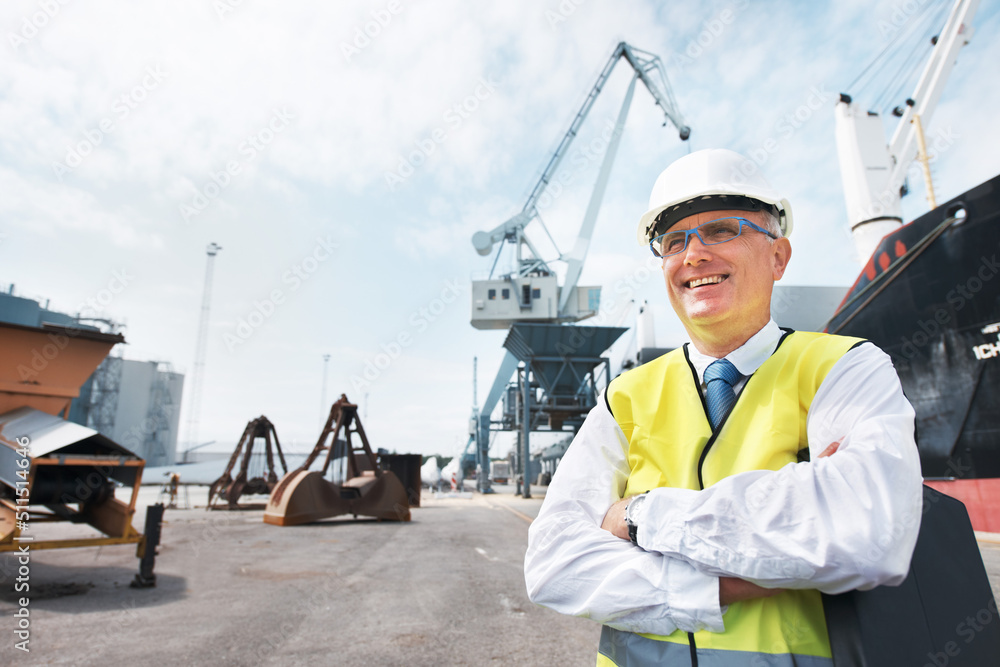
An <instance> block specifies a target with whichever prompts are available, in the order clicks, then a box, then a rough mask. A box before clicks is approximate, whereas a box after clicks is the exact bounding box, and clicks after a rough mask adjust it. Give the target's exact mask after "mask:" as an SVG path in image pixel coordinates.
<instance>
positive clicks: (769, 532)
mask: <svg viewBox="0 0 1000 667" xmlns="http://www.w3.org/2000/svg"><path fill="white" fill-rule="evenodd" d="M781 333H782V332H781V330H780V329H779V328H778V326H777V325H776V324H775V323H774V322H773V321H771V322H769V323H768V324H767V325H766V326H765V327H764V328H763V329H761V331H759V332H758V333H757V334H755V335H754V336H753V337H752V338H750V340H748V341H747V342H746V344H744V345H743V346H742V347H740V348H739V349H737V350H735V351H733V352H732V353H731V354H729V355H727V357H726V358H727V359H729V360H730V361H731V362H732V363H733V364H734V365H735V366H736V368H737V369H738V370H739V371H740V373H741V374H743V375H744V376H745V377H744V379H742V380H741V381H740V382H738V383H737V385H736V390H737V391H739V390H741V389H742V387H743V385H745V384H746V377H748V376H750V375H752V374H753V373H754V372H755V371H756V370H757V368H759V367H760V365H761V364H762V363H763V362H764V361H766V360H767V358H768V357H770V355H771V354H772V353H773V352H774V350H775V348H776V347H777V344H778V341H779V339H780V337H781ZM688 355H689V358H690V359H691V363H692V364H693V365H694V367H695V370H696V371H697V374H698V378H699V380H700V381H701V382H702V384H703V383H704V379H703V378H704V372H705V369H706V368H707V366H708V364H710V363H711V362H712V361H714V360H715V359H714V358H713V357H709V356H706V355H703V354H700V353H699V352H698V351H697V350H696V349H694V346H693V345H690V344H689V345H688ZM806 428H807V435H808V439H809V450H810V454H811V457H812V461H811V462H803V463H792V464H789V465H786V466H785V467H783V468H781V469H780V470H777V471H767V470H760V471H749V472H743V473H739V474H736V475H732V476H730V477H726V478H724V479H722V480H720V481H719V482H717V483H716V484H714V485H712V486H711V487H709V488H707V489H704V490H701V491H695V490H690V489H675V488H658V489H653V490H651V491H650V492H649V494H648V497H647V500H645V501H644V502H643V503H642V505H641V507H640V511H639V513H638V525H639V528H638V533H637V541H638V544H639V546H638V547H636V546H635V545H633V544H632V543H631V542H628V541H626V540H622V539H620V538H617V537H615V536H613V535H612V534H611V533H609V532H607V531H605V530H603V529H602V528H601V522H602V521H603V519H604V515H605V514H606V513H607V510H608V508H609V507H610V506H611V505H612V504H614V503H615V502H617V501H618V500H619V499H621V497H622V494H623V493H624V491H625V484H626V482H627V480H628V476H629V472H630V469H629V465H628V460H627V456H628V448H629V443H628V441H627V440H626V438H625V434H624V433H623V432H622V430H621V428H619V426H618V424H617V422H616V421H615V419H614V417H613V416H612V414H611V413H610V411H609V410H608V408H607V404H606V402H605V401H604V400H603V397H602V398H601V399H600V400H599V401H598V405H597V407H596V408H594V409H593V410H592V411H591V412H590V414H589V415H588V416H587V419H586V421H585V422H584V424H583V426H582V427H581V429H580V431H579V433H578V434H577V436H576V438H575V439H574V440H573V443H572V444H571V445H570V447H569V449H568V450H567V452H566V455H565V456H564V457H563V459H562V461H561V462H560V464H559V467H558V469H557V471H556V473H555V475H553V478H552V482H551V484H550V485H549V488H548V490H547V492H546V496H545V501H544V502H543V503H542V507H541V509H540V511H539V514H538V517H537V518H536V519H535V521H534V522H533V523H532V525H531V527H530V529H529V532H528V550H527V553H526V555H525V564H524V572H525V582H526V584H527V588H528V595H529V597H530V598H531V600H532V601H534V602H536V603H538V604H542V605H545V606H547V607H550V608H552V609H555V610H556V611H560V612H562V613H566V614H571V615H575V616H584V617H587V618H592V619H594V620H597V621H599V622H601V623H605V624H607V625H610V626H612V627H614V628H617V629H620V630H627V631H631V632H646V633H655V634H662V635H666V634H670V633H672V632H673V631H674V630H676V629H680V630H683V631H686V632H694V631H697V630H701V629H707V630H710V631H713V632H722V631H724V629H725V624H724V618H723V615H724V613H725V608H722V607H720V605H719V579H718V577H721V576H729V577H738V578H741V579H745V580H748V581H751V582H753V583H756V584H758V585H760V586H764V587H769V588H810V589H818V590H820V591H822V592H825V593H840V592H844V591H848V590H852V589H855V588H860V589H868V588H872V587H874V586H876V585H880V584H899V583H901V582H902V580H903V579H904V578H905V576H906V573H907V571H908V569H909V562H910V557H911V555H912V552H913V547H914V545H915V544H916V537H917V531H918V529H919V527H920V517H921V510H922V492H921V476H920V462H919V459H918V456H917V449H916V444H915V443H914V440H913V408H912V407H911V406H910V404H909V403H908V402H907V400H906V398H905V397H904V396H903V392H902V389H901V388H900V385H899V379H898V377H897V376H896V373H895V370H894V369H893V367H892V363H891V361H890V360H889V357H888V356H887V355H886V354H885V353H884V352H882V351H881V350H880V349H879V348H877V347H876V346H875V345H873V344H871V343H865V344H863V345H860V346H858V347H855V348H853V349H852V350H850V351H849V352H848V353H847V354H845V355H844V356H843V357H842V358H841V359H840V360H839V361H837V363H836V364H835V365H834V366H833V368H831V370H830V372H829V373H828V374H827V376H826V378H825V379H824V381H823V383H822V384H821V386H820V388H819V390H818V391H817V393H816V396H815V398H814V400H813V402H812V405H811V406H810V409H809V413H808V416H807V422H806ZM838 441H839V442H840V446H839V449H838V450H837V452H836V453H835V454H834V455H832V456H828V457H824V458H818V456H819V454H820V453H821V452H823V450H824V449H826V448H827V447H828V446H829V445H830V444H831V443H833V442H838ZM746 446H752V443H747V444H746Z"/></svg>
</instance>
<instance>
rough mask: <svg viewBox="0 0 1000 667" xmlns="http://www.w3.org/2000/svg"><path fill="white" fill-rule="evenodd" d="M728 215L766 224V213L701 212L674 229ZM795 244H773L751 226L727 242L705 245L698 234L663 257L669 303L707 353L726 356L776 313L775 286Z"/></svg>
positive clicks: (693, 339)
mask: <svg viewBox="0 0 1000 667" xmlns="http://www.w3.org/2000/svg"><path fill="white" fill-rule="evenodd" d="M727 216H734V217H742V218H746V219H747V220H750V221H751V222H753V223H755V224H758V225H760V226H761V227H765V228H766V220H767V216H766V215H764V214H762V213H753V212H747V211H734V210H720V211H707V212H704V213H697V214H695V215H691V216H689V217H687V218H684V219H682V220H680V221H679V222H677V223H676V224H675V225H673V226H671V227H670V230H671V231H675V230H682V229H691V228H693V227H697V226H698V225H700V224H701V223H703V222H708V221H709V220H715V219H717V218H724V217H727ZM791 254H792V247H791V245H790V244H789V242H788V239H785V238H780V239H777V240H775V241H774V242H773V243H772V242H771V241H770V240H769V239H768V237H767V236H765V235H764V234H761V233H760V232H758V231H755V230H753V229H750V228H748V227H744V228H743V233H742V234H741V235H740V236H739V237H737V238H735V239H733V240H732V241H728V242H726V243H720V244H717V245H710V246H706V245H703V244H702V243H701V241H700V240H699V239H698V237H697V236H694V235H692V236H691V237H690V238H689V239H688V245H687V248H686V249H685V250H684V251H683V252H681V253H678V254H676V255H671V256H670V257H664V258H663V277H664V279H665V280H666V284H667V294H668V295H669V297H670V305H671V306H673V309H674V312H676V313H677V316H678V317H679V318H680V320H681V322H682V323H683V324H684V328H685V329H687V332H688V335H689V336H690V337H691V341H692V342H693V343H694V344H695V347H697V348H698V350H700V351H701V352H702V353H704V354H709V355H712V356H715V357H722V356H725V355H726V354H728V353H729V352H731V351H732V350H734V349H736V348H737V347H739V346H741V345H743V343H745V342H746V341H747V340H748V339H749V338H750V337H751V336H753V335H754V334H755V333H757V332H758V331H760V329H761V328H762V327H763V326H764V325H765V324H767V322H768V319H770V317H771V290H772V288H773V287H774V281H775V280H779V279H780V278H781V276H782V275H784V273H785V268H786V267H787V266H788V260H789V258H790V257H791Z"/></svg>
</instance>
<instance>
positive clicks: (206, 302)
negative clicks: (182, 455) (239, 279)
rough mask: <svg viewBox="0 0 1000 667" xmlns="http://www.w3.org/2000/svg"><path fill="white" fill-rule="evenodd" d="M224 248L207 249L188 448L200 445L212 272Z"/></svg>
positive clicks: (192, 377) (195, 350)
mask: <svg viewBox="0 0 1000 667" xmlns="http://www.w3.org/2000/svg"><path fill="white" fill-rule="evenodd" d="M220 250H222V246H220V245H217V244H215V243H209V244H208V247H207V248H206V249H205V253H206V254H207V255H208V260H207V262H206V263H205V287H204V289H203V290H202V296H201V316H200V317H199V319H198V339H197V341H196V343H195V349H194V371H193V372H192V374H191V399H190V400H189V402H188V423H187V440H188V448H189V449H190V448H191V447H195V446H197V444H198V419H199V416H200V413H201V384H202V380H203V379H204V375H205V351H206V348H207V347H208V321H209V319H208V315H209V309H210V307H211V305H212V271H213V270H214V268H215V256H216V255H217V254H218V252H219V251H220Z"/></svg>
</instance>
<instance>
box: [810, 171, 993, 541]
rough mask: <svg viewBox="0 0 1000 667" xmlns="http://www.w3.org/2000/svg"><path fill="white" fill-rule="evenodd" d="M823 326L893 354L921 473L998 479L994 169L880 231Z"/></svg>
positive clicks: (977, 478)
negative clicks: (937, 203) (874, 245)
mask: <svg viewBox="0 0 1000 667" xmlns="http://www.w3.org/2000/svg"><path fill="white" fill-rule="evenodd" d="M827 331H829V332H830V333H839V334H845V335H851V336H858V337H862V338H867V339H868V340H871V341H872V342H874V343H875V344H877V345H878V346H879V347H881V348H882V349H883V350H885V351H886V352H887V353H888V354H889V355H890V356H891V357H892V360H893V363H894V365H895V367H896V370H897V371H898V373H899V377H900V381H901V382H902V385H903V391H904V393H905V394H906V396H907V398H908V399H909V400H910V402H911V403H912V404H913V408H914V410H915V411H916V432H917V446H918V447H919V450H920V459H921V464H922V466H923V473H924V477H925V478H954V479H956V480H970V481H971V480H982V481H986V479H987V478H989V479H995V478H1000V411H998V410H997V408H998V407H1000V176H997V177H995V178H993V179H991V180H989V181H987V182H985V183H983V184H982V185H980V186H978V187H975V188H973V189H971V190H969V191H968V192H966V193H964V194H962V195H961V196H959V197H956V198H955V199H953V200H951V201H949V202H947V203H946V204H944V205H942V206H939V207H937V208H936V209H934V210H933V211H930V212H929V213H927V214H925V215H923V216H921V217H919V218H917V219H916V220H914V221H913V222H911V223H910V224H908V225H904V226H903V227H901V228H900V229H898V230H897V231H895V232H894V233H892V234H890V235H888V236H886V237H885V238H884V239H882V242H881V244H880V245H879V247H878V248H877V249H876V251H875V253H874V254H873V255H872V258H871V259H870V260H869V262H868V265H867V266H866V267H865V268H864V270H863V271H862V273H861V275H860V276H859V277H858V280H857V282H856V283H855V284H854V286H853V287H852V288H851V290H850V291H849V292H848V294H847V297H846V298H845V299H844V302H843V303H842V304H841V306H840V308H839V309H838V311H837V313H836V314H835V315H834V317H833V318H832V319H831V320H830V323H829V324H828V326H827ZM997 482H998V484H1000V480H997ZM965 488H969V487H965ZM975 493H976V494H979V491H978V487H977V490H976V492H975ZM959 495H962V494H959ZM978 497H979V496H978V495H976V498H978ZM969 498H970V497H966V498H963V499H964V500H966V503H967V504H969ZM984 500H985V499H984ZM998 500H1000V498H998ZM994 509H995V508H994ZM971 512H972V508H971V507H970V513H971ZM980 529H983V528H980Z"/></svg>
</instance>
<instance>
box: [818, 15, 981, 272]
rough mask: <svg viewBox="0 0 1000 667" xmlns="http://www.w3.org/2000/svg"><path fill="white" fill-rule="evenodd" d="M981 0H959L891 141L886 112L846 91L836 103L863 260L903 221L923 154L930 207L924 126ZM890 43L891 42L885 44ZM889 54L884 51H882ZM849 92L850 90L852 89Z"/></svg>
mask: <svg viewBox="0 0 1000 667" xmlns="http://www.w3.org/2000/svg"><path fill="white" fill-rule="evenodd" d="M978 6H979V0H958V1H957V2H956V3H955V5H954V6H953V8H952V10H951V13H950V14H949V16H948V20H947V21H946V22H945V25H944V28H943V29H942V30H941V32H940V34H939V35H938V36H937V37H936V38H935V39H934V40H933V41H934V48H933V50H932V51H931V55H930V58H929V59H928V61H927V64H926V66H925V67H924V69H923V72H922V74H921V76H920V79H919V81H918V83H917V86H916V89H915V90H914V91H913V94H912V95H911V96H910V97H909V98H908V99H907V100H906V103H905V105H902V106H900V107H897V108H896V110H895V111H894V112H893V115H896V116H898V117H899V122H898V125H897V126H896V130H895V132H894V133H893V135H892V139H891V140H890V141H889V143H888V144H886V142H885V132H884V129H883V124H882V116H881V115H880V114H879V113H878V112H877V111H871V110H863V109H862V107H861V105H860V104H859V103H857V102H855V101H853V99H852V98H851V96H850V95H849V94H847V93H844V94H841V96H840V101H839V102H838V103H837V107H836V112H835V113H836V131H837V154H838V157H839V159H840V171H841V178H842V179H843V182H844V196H845V198H846V200H847V216H848V220H849V222H850V225H851V232H852V235H853V236H854V245H855V248H856V251H857V256H858V259H859V261H861V262H865V261H867V260H868V258H869V257H870V256H871V254H872V252H874V250H875V248H876V247H877V246H878V244H879V241H881V240H882V238H883V237H885V235H886V234H890V233H892V232H893V231H895V230H896V229H898V228H899V227H900V226H901V225H902V224H903V215H902V210H901V207H900V199H901V197H902V196H903V194H905V180H906V171H907V169H909V167H910V165H911V164H912V163H913V161H914V160H915V159H917V158H918V153H920V154H922V155H921V156H920V157H921V162H923V165H924V174H925V178H926V180H927V184H928V194H929V200H930V202H931V207H932V208H933V207H934V206H935V205H936V204H935V202H934V199H933V187H932V186H931V182H930V172H929V169H928V165H927V160H928V158H927V155H926V150H924V149H922V148H921V147H922V145H923V130H922V126H926V125H927V124H928V123H929V121H930V118H931V115H932V114H933V113H934V109H935V107H936V106H937V103H938V100H940V99H941V92H942V90H943V89H944V86H945V83H946V82H947V80H948V76H949V74H951V69H952V67H953V66H954V64H955V60H956V59H957V57H958V52H959V50H960V49H961V48H962V47H963V46H965V45H966V44H968V43H969V40H970V39H971V38H972V27H971V22H972V19H973V17H974V16H975V14H976V9H977V8H978ZM887 48H888V47H887ZM883 53H885V52H883ZM848 93H850V91H848Z"/></svg>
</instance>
